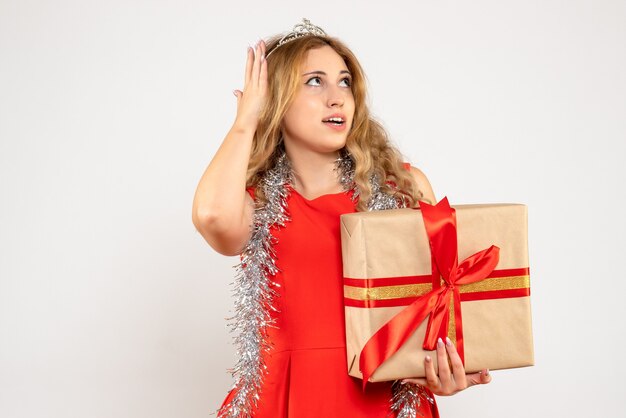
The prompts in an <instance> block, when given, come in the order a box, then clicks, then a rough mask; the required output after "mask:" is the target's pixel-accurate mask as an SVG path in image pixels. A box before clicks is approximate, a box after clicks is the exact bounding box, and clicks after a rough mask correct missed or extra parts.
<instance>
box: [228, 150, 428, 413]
mask: <svg viewBox="0 0 626 418" xmlns="http://www.w3.org/2000/svg"><path fill="white" fill-rule="evenodd" d="M335 171H338V172H339V173H338V175H339V180H340V183H341V185H342V187H343V189H344V190H345V191H348V190H354V193H353V194H352V199H353V201H355V202H356V201H357V200H358V196H359V189H358V186H357V184H356V183H355V182H354V162H353V160H352V157H351V156H350V155H349V154H348V152H347V150H345V148H344V149H342V150H341V152H340V156H339V158H337V160H335ZM369 181H370V185H371V187H372V196H371V198H370V199H369V201H368V204H367V208H368V210H369V211H371V210H386V209H397V208H400V207H405V201H404V199H398V198H396V197H394V196H392V195H390V194H387V193H385V192H383V191H382V190H381V187H380V180H379V178H378V176H377V175H376V174H373V175H372V176H371V177H370V180H369ZM288 183H289V184H292V185H293V172H292V170H291V165H290V164H289V159H288V158H287V155H286V154H285V152H284V151H283V152H282V153H281V155H280V156H279V157H278V159H277V162H276V164H275V165H274V167H273V168H272V169H271V170H269V171H267V172H266V173H265V175H264V176H263V178H262V179H261V184H262V187H263V191H264V193H265V197H266V198H267V203H266V204H265V205H263V206H262V207H259V208H256V210H255V213H254V219H253V225H252V228H253V230H252V236H251V238H250V240H249V241H248V243H247V244H246V247H245V248H244V250H243V252H242V254H241V262H240V263H239V264H238V265H237V266H235V269H236V274H235V281H234V289H233V294H234V297H235V302H234V306H235V315H234V316H233V317H231V318H228V320H229V324H228V325H229V326H230V327H231V328H232V329H231V331H237V336H236V337H235V339H234V343H235V346H236V350H237V356H238V358H239V360H238V361H237V363H236V364H235V366H234V368H233V369H231V373H232V375H233V377H236V382H235V384H234V386H233V388H232V390H233V391H234V393H233V395H234V396H233V397H232V398H231V399H230V401H229V402H228V403H226V404H225V405H223V406H222V408H220V409H219V410H218V411H217V416H218V418H252V417H253V416H254V410H255V409H256V407H257V404H258V400H259V397H260V390H261V385H262V381H263V378H264V376H265V375H266V374H267V366H266V364H265V361H264V359H263V355H264V354H266V353H269V352H270V350H271V348H272V344H271V342H270V341H269V339H268V328H270V327H272V328H276V325H275V320H274V318H272V315H271V312H277V309H276V308H275V306H274V300H275V298H276V297H278V295H279V294H278V292H277V291H276V288H278V287H279V285H278V283H275V282H273V281H272V277H273V276H274V275H275V274H276V272H277V271H278V270H279V269H278V268H277V267H276V254H275V252H274V250H273V245H274V244H275V243H276V238H275V237H274V236H272V235H271V233H270V229H271V227H272V226H274V227H284V226H285V222H288V221H290V220H291V219H290V217H289V213H288V210H287V197H288V195H289V191H288V189H287V188H286V187H285V185H286V184H288ZM392 393H393V396H392V398H391V406H390V410H391V412H390V414H391V413H396V414H397V415H396V416H397V418H415V417H416V414H417V413H418V410H419V406H420V404H421V400H422V399H426V400H427V401H428V402H430V403H433V400H432V398H430V396H429V395H428V393H427V392H426V391H425V390H424V388H423V387H422V386H419V385H413V384H404V385H402V384H400V382H399V381H395V382H394V383H393V385H392Z"/></svg>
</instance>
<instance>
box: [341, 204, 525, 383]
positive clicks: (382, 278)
mask: <svg viewBox="0 0 626 418" xmlns="http://www.w3.org/2000/svg"><path fill="white" fill-rule="evenodd" d="M452 208H454V209H455V210H456V219H457V221H456V223H457V237H458V260H459V264H460V263H461V262H462V261H463V260H464V259H465V258H467V257H469V256H471V255H472V254H474V253H476V252H478V251H480V250H483V249H486V248H488V247H490V246H491V245H496V246H498V247H499V248H500V259H499V262H498V264H497V266H496V269H495V270H494V272H493V274H492V275H490V276H489V278H487V279H485V280H483V281H480V282H477V283H472V284H469V285H465V286H461V287H460V291H461V312H462V319H463V322H462V324H463V336H464V337H463V338H464V351H465V369H466V372H467V373H471V372H476V371H479V370H481V369H483V368H489V369H491V370H497V369H507V368H515V367H523V366H531V365H533V364H534V359H533V341H532V327H531V307H530V296H519V295H518V294H519V291H518V289H522V288H524V289H525V291H526V294H527V295H529V294H530V284H529V283H530V279H529V275H528V267H529V262H528V239H527V230H528V228H527V207H526V206H525V205H521V204H475V205H452ZM340 222H341V243H342V257H343V273H344V278H345V279H344V301H345V305H346V306H345V320H346V347H347V353H346V354H347V364H348V373H349V374H350V375H351V376H354V377H358V378H362V374H361V372H360V370H359V356H360V353H361V350H362V348H363V346H364V345H365V343H366V342H367V341H368V340H369V338H370V337H371V336H372V335H373V334H374V333H376V331H378V330H379V329H380V328H381V327H382V326H383V325H384V324H385V323H387V322H388V321H389V320H390V319H391V318H393V317H394V316H395V315H396V314H397V313H398V312H400V311H401V310H403V309H404V308H405V307H406V306H407V305H408V304H410V303H411V302H412V301H413V300H415V299H416V298H417V297H418V296H419V295H421V294H424V293H426V292H428V291H429V290H431V289H432V278H431V273H432V270H431V253H430V247H429V241H428V236H427V234H426V230H425V226H424V220H423V218H422V213H421V211H420V210H415V209H392V210H385V211H371V212H356V213H350V214H344V215H342V216H341V221H340ZM522 270H525V272H524V273H522V274H520V271H522ZM511 273H512V274H511ZM492 276H495V277H493V278H492ZM381 283H382V284H381ZM464 288H465V289H464ZM510 289H513V291H512V292H511V291H510ZM507 292H509V293H507ZM516 292H517V293H516ZM511 295H514V296H511ZM372 305H373V307H372ZM368 306H369V307H368ZM451 317H452V318H453V317H454V316H453V315H451ZM427 322H428V318H427V319H426V320H425V321H423V322H422V323H421V324H420V325H419V327H418V328H417V330H416V331H415V332H414V333H413V334H412V335H411V337H410V338H409V340H407V342H406V343H405V344H404V345H403V346H402V347H401V348H400V349H399V350H398V351H397V352H396V353H395V354H393V355H392V356H391V357H390V358H389V359H387V360H386V361H385V362H384V363H383V364H382V365H381V366H380V367H379V368H378V369H377V370H376V371H375V372H374V373H373V374H372V376H371V377H370V379H369V380H370V381H372V382H376V381H386V380H395V379H401V378H408V377H423V376H424V368H423V364H424V357H425V356H426V355H427V354H430V356H431V358H432V359H433V361H434V362H435V366H436V362H437V356H436V352H434V351H426V350H424V349H423V348H422V344H423V341H424V336H425V332H426V326H427ZM452 322H453V321H452ZM448 336H450V338H451V339H452V340H453V341H456V339H455V338H456V333H455V324H454V323H452V324H451V327H450V329H449V332H448Z"/></svg>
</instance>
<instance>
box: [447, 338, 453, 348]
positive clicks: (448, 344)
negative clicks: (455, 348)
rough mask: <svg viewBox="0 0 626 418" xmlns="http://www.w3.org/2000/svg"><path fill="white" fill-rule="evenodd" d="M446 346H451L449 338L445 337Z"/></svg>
mask: <svg viewBox="0 0 626 418" xmlns="http://www.w3.org/2000/svg"><path fill="white" fill-rule="evenodd" d="M446 345H447V346H450V345H452V341H450V338H449V337H446Z"/></svg>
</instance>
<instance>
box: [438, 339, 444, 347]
mask: <svg viewBox="0 0 626 418" xmlns="http://www.w3.org/2000/svg"><path fill="white" fill-rule="evenodd" d="M437 347H443V341H442V340H441V337H439V338H437Z"/></svg>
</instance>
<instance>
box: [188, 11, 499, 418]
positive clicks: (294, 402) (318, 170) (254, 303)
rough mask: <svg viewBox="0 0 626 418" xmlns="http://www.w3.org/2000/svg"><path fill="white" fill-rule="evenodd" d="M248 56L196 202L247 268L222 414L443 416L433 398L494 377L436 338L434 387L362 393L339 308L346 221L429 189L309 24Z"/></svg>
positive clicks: (202, 223) (355, 65) (219, 242)
mask: <svg viewBox="0 0 626 418" xmlns="http://www.w3.org/2000/svg"><path fill="white" fill-rule="evenodd" d="M266 51H269V53H268V54H267V55H266ZM247 54H248V55H247V63H246V69H245V84H244V87H243V91H240V90H236V91H234V94H235V95H236V97H237V115H236V118H235V122H234V124H233V126H232V128H231V130H230V131H229V132H228V134H227V135H226V138H225V139H224V141H223V143H222V144H221V146H220V148H219V149H218V151H217V153H216V154H215V156H214V157H213V159H212V160H211V162H210V164H209V166H208V167H207V169H206V171H205V173H204V175H203V176H202V178H201V180H200V183H199V184H198V188H197V191H196V194H195V198H194V203H193V222H194V225H195V226H196V228H197V230H198V231H199V232H200V233H201V234H202V236H203V237H204V238H205V240H206V241H207V242H208V243H209V245H210V246H211V247H212V248H213V249H215V250H216V251H217V252H219V253H221V254H224V255H231V256H232V255H240V257H241V260H242V262H241V264H240V265H239V266H238V280H237V281H236V286H237V287H236V289H235V292H236V301H235V307H236V315H235V318H234V321H235V326H236V328H237V329H238V331H239V336H238V338H237V340H236V343H237V346H238V352H239V355H240V357H241V359H240V360H239V362H238V363H237V365H236V366H235V369H234V374H235V375H236V377H237V382H236V383H235V386H234V388H233V389H232V390H231V391H230V392H229V394H228V396H227V397H226V399H225V400H224V403H223V404H222V408H221V409H220V411H219V415H218V416H222V417H255V418H265V417H272V418H283V417H290V418H308V417H315V418H319V417H324V418H334V417H337V418H339V417H342V418H343V417H380V418H383V417H387V416H389V414H390V413H391V414H392V415H393V416H397V417H409V416H415V414H416V413H417V415H423V416H425V417H430V416H432V417H436V416H438V413H437V406H436V403H435V402H434V399H433V396H432V395H433V394H436V395H451V394H454V393H457V392H458V391H461V390H463V389H465V388H467V387H469V386H472V385H474V384H478V383H488V382H489V381H490V380H491V377H490V375H489V374H488V371H487V370H484V371H481V372H480V373H475V374H468V375H466V374H465V370H464V368H463V364H462V363H461V360H460V358H459V356H458V354H457V352H456V350H455V347H454V345H453V344H451V343H450V342H449V341H448V342H444V341H440V342H439V344H438V348H437V356H438V364H439V365H441V366H440V367H439V369H438V370H435V368H434V367H433V361H432V360H429V359H427V360H425V369H426V374H427V376H426V378H419V379H418V378H416V379H406V380H405V381H403V382H399V381H397V382H395V383H394V382H378V383H369V384H368V385H367V388H366V390H365V391H362V389H361V382H360V381H359V380H358V379H355V378H353V377H350V376H349V375H348V373H347V362H346V357H345V356H346V354H345V329H344V317H343V315H344V310H343V304H342V303H343V290H342V289H343V286H342V279H343V276H342V262H341V242H340V231H339V216H340V215H341V214H343V213H350V212H355V211H365V210H378V209H390V208H397V207H418V206H419V201H420V200H422V199H423V200H427V201H428V202H429V203H433V204H434V203H436V200H435V195H434V193H433V191H432V188H431V186H430V184H429V182H428V179H427V178H426V176H425V175H424V173H423V172H421V171H420V170H419V169H417V168H415V167H412V166H410V165H409V164H408V163H404V162H403V161H402V158H401V154H400V153H399V151H397V150H396V149H395V148H394V147H393V146H392V144H391V143H390V142H389V140H388V138H387V135H386V133H385V131H384V129H383V128H382V126H381V125H380V124H379V123H377V122H376V121H375V120H374V119H373V118H372V116H371V115H370V113H369V110H368V108H367V105H366V86H365V77H364V73H363V70H362V68H361V66H360V64H359V62H358V60H357V59H356V57H355V56H354V55H353V54H352V52H351V51H350V49H348V47H347V46H346V45H345V44H344V43H342V42H341V41H340V40H338V39H337V38H333V37H329V36H327V35H326V33H325V32H324V31H323V30H322V29H320V28H319V27H317V26H314V25H311V24H310V22H308V21H307V20H306V19H305V20H304V21H303V23H302V24H299V25H296V26H294V29H293V31H292V32H290V33H289V34H287V35H285V36H282V37H281V36H280V35H278V36H274V37H272V38H271V39H270V40H269V41H268V42H267V45H266V43H265V42H264V41H260V42H259V43H257V45H255V48H254V49H252V48H248V52H247ZM448 357H449V359H450V364H451V368H450V367H449V365H448ZM390 401H391V403H390Z"/></svg>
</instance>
